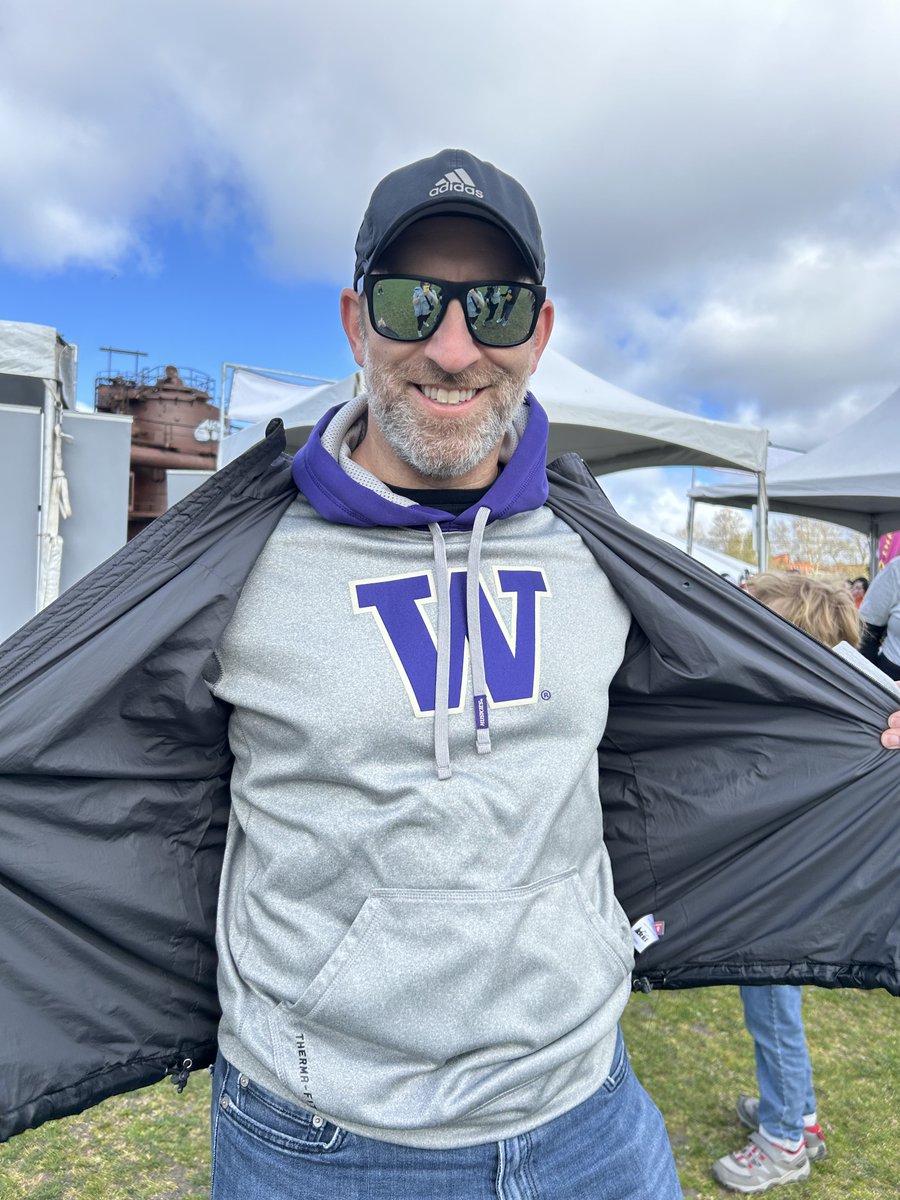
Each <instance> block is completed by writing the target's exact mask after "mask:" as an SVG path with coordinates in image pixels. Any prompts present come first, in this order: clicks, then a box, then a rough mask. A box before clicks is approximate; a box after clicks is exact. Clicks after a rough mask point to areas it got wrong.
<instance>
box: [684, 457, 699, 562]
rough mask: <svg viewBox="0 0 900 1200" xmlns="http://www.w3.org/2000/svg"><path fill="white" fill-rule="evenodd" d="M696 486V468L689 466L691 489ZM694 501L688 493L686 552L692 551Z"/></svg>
mask: <svg viewBox="0 0 900 1200" xmlns="http://www.w3.org/2000/svg"><path fill="white" fill-rule="evenodd" d="M696 486H697V468H696V467H691V491H693V490H694V488H695V487H696ZM695 504H696V501H695V500H694V497H693V496H691V495H690V494H688V519H687V545H686V546H685V549H686V551H687V553H688V554H693V553H694V516H695V513H694V505H695Z"/></svg>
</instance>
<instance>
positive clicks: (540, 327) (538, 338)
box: [530, 300, 554, 375]
mask: <svg viewBox="0 0 900 1200" xmlns="http://www.w3.org/2000/svg"><path fill="white" fill-rule="evenodd" d="M553 317H554V309H553V301H552V300H545V301H544V303H543V306H542V308H541V311H540V312H539V313H538V319H537V325H535V327H534V333H533V334H532V335H531V367H530V371H531V374H532V375H533V374H534V373H535V371H536V370H537V365H538V363H539V362H540V361H541V355H542V354H543V353H544V350H545V349H546V346H547V342H549V340H550V333H551V330H552V329H553Z"/></svg>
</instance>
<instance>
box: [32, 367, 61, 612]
mask: <svg viewBox="0 0 900 1200" xmlns="http://www.w3.org/2000/svg"><path fill="white" fill-rule="evenodd" d="M42 420H43V428H42V430H41V508H40V512H39V513H38V556H37V572H36V584H37V590H36V592H35V597H34V611H35V612H40V611H41V601H42V599H43V595H44V581H45V579H46V576H47V572H48V570H49V569H50V489H51V487H52V483H53V431H54V429H55V427H56V384H55V382H54V381H53V380H52V379H45V380H44V409H43V418H42Z"/></svg>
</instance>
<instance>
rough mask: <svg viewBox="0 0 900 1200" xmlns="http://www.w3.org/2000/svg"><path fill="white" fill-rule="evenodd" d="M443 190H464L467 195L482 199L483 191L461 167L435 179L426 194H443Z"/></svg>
mask: <svg viewBox="0 0 900 1200" xmlns="http://www.w3.org/2000/svg"><path fill="white" fill-rule="evenodd" d="M445 192H465V194H466V195H467V196H475V197H476V198H477V199H478V200H483V199H484V192H482V191H480V190H479V189H478V188H477V187H476V186H475V181H474V180H473V179H472V176H471V175H470V174H469V173H468V171H464V170H463V169H462V167H458V168H457V169H456V170H455V171H448V172H447V174H446V175H444V176H442V177H441V178H440V179H439V180H438V181H437V183H436V184H435V185H434V187H433V188H432V189H431V191H430V192H429V193H428V195H429V196H443V195H444V193H445Z"/></svg>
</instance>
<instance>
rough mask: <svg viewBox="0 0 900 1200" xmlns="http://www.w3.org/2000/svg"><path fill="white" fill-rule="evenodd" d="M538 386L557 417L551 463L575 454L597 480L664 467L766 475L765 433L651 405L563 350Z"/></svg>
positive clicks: (552, 357) (546, 363)
mask: <svg viewBox="0 0 900 1200" xmlns="http://www.w3.org/2000/svg"><path fill="white" fill-rule="evenodd" d="M530 386H531V390H532V391H533V392H534V394H535V396H537V398H538V400H539V401H540V402H541V404H542V405H543V407H544V408H545V409H546V410H547V413H548V415H549V417H550V445H549V451H548V456H549V458H550V459H551V460H552V459H554V458H556V457H557V455H559V454H562V453H564V452H565V451H566V450H575V451H577V453H578V454H580V455H581V457H582V458H583V459H584V460H585V462H586V463H587V464H588V466H589V467H590V468H591V470H592V471H593V473H594V474H595V475H607V474H609V473H610V472H613V471H625V470H628V469H630V468H631V467H661V466H664V467H676V466H688V467H690V466H706V467H723V466H724V467H740V468H742V469H743V470H746V471H763V470H765V465H766V444H767V441H768V436H767V434H766V431H765V430H764V429H757V428H754V427H752V426H746V425H731V424H728V423H727V422H725V421H710V420H708V419H707V418H706V417H695V416H692V415H691V414H690V413H684V412H680V411H679V410H678V409H675V408H667V407H666V406H665V405H663V404H655V403H654V402H653V401H652V400H644V399H642V398H641V397H640V396H635V395H633V394H632V393H631V392H626V391H625V390H624V389H623V388H619V387H616V386H615V384H612V383H607V382H606V380H605V379H601V378H600V377H599V376H598V375H592V374H591V372H590V371H586V370H585V369H584V368H583V367H579V366H577V365H576V364H575V363H573V362H572V361H571V360H570V359H568V358H565V357H564V356H563V355H562V354H559V353H558V352H557V351H555V350H552V349H549V348H548V349H547V350H545V351H544V355H543V357H542V359H541V361H540V364H539V365H538V369H537V371H535V373H534V376H533V378H532V381H531V385H530Z"/></svg>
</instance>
